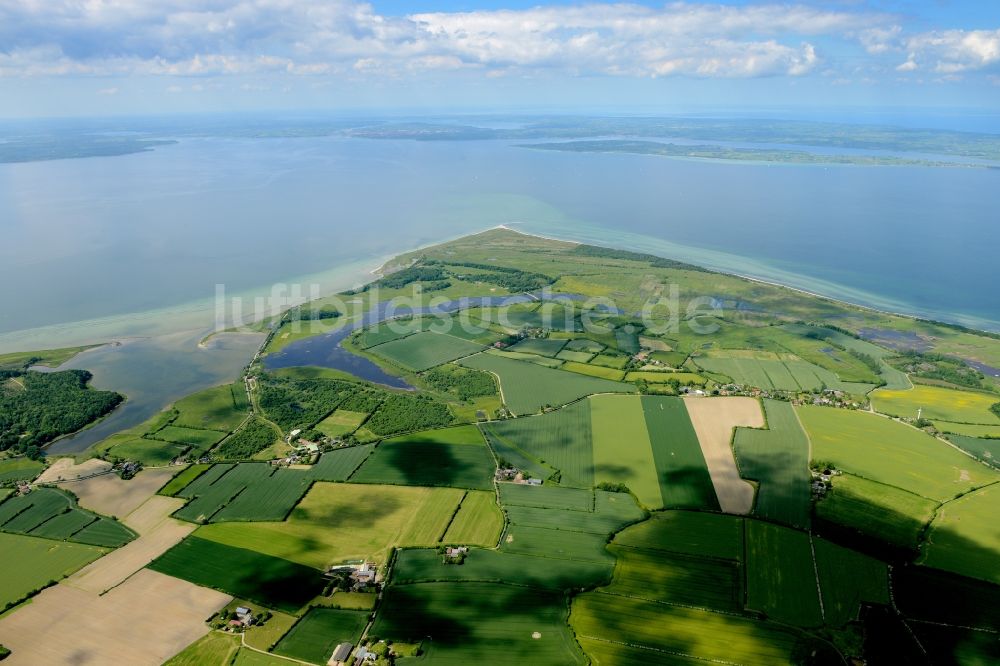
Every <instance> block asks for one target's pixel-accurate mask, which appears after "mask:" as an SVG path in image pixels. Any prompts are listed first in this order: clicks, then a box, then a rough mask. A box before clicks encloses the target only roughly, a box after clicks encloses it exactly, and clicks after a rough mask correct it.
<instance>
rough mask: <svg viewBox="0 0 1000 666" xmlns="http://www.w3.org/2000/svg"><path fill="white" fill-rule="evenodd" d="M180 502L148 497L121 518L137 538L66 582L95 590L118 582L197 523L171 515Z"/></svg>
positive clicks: (172, 543) (154, 556) (169, 545)
mask: <svg viewBox="0 0 1000 666" xmlns="http://www.w3.org/2000/svg"><path fill="white" fill-rule="evenodd" d="M183 504H184V500H181V499H174V498H172V497H160V496H156V497H151V498H149V499H148V500H147V501H146V503H145V504H143V505H142V506H141V507H139V508H138V509H136V510H135V511H134V512H133V513H132V514H130V515H129V516H128V517H126V518H125V520H124V521H123V522H124V523H125V524H126V525H128V526H129V527H131V528H132V529H134V530H136V531H137V532H139V538H138V539H136V540H135V541H133V542H131V543H129V544H127V545H125V546H122V547H121V548H119V549H118V550H116V551H114V552H112V553H109V554H108V555H105V556H104V557H102V558H101V559H99V560H97V561H96V562H93V563H92V564H89V565H87V566H86V567H84V568H83V569H80V570H79V571H77V572H76V573H75V574H73V575H72V576H70V577H69V578H67V579H66V584H67V585H71V586H73V587H76V588H79V589H81V590H86V591H88V592H92V593H95V594H101V593H103V592H105V591H106V590H109V589H111V588H113V587H115V586H116V585H120V584H121V583H122V582H123V581H125V580H126V579H127V578H128V577H129V576H131V575H132V574H134V573H135V572H136V571H139V569H141V568H143V567H144V566H146V565H147V564H149V563H150V562H152V561H153V560H154V559H156V558H157V557H159V556H160V555H161V554H162V553H164V552H166V551H167V550H169V549H170V548H171V547H173V546H174V545H176V544H177V543H179V542H180V541H181V539H183V538H184V537H186V536H187V535H188V534H190V533H191V532H193V531H194V530H195V527H196V525H193V524H191V523H185V522H182V521H179V520H174V519H173V518H170V514H171V513H172V512H173V511H176V510H177V509H178V508H179V507H180V506H182V505H183ZM206 617H207V616H206ZM202 619H204V618H202Z"/></svg>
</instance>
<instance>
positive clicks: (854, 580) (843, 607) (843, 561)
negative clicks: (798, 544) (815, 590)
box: [813, 538, 890, 627]
mask: <svg viewBox="0 0 1000 666" xmlns="http://www.w3.org/2000/svg"><path fill="white" fill-rule="evenodd" d="M813 547H814V548H815V550H816V570H817V571H818V572H819V583H820V589H821V591H822V594H823V618H824V621H825V622H826V624H827V625H830V626H834V627H839V626H842V625H844V624H847V623H848V622H851V621H853V620H856V619H858V614H859V613H860V611H861V604H864V603H868V604H883V605H888V604H889V602H890V599H889V570H888V568H887V567H886V564H885V563H884V562H880V561H878V560H876V559H874V558H872V557H868V556H867V555H863V554H861V553H858V552H855V551H853V550H848V549H847V548H842V547H840V546H838V545H836V544H833V543H830V542H829V541H826V540H824V539H818V538H813Z"/></svg>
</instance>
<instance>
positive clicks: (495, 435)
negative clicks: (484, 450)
mask: <svg viewBox="0 0 1000 666" xmlns="http://www.w3.org/2000/svg"><path fill="white" fill-rule="evenodd" d="M480 427H481V428H482V430H483V432H484V433H485V434H486V437H487V439H488V441H489V442H490V445H491V446H492V447H493V449H494V451H495V452H496V454H497V456H499V457H500V458H503V459H505V460H506V461H508V462H509V463H511V464H514V465H516V466H518V467H520V468H521V469H523V470H525V471H527V472H528V473H530V474H531V476H534V477H536V478H542V479H544V478H547V477H548V476H549V474H550V473H551V470H552V469H558V470H559V471H560V472H561V477H560V483H561V484H564V485H568V486H578V487H587V488H589V487H590V486H591V485H593V483H594V470H593V467H594V454H593V445H592V438H591V424H590V404H589V402H588V401H586V400H581V401H579V402H575V403H573V404H572V405H567V406H566V407H563V408H562V409H557V410H555V411H553V412H549V413H547V414H542V415H539V416H529V417H524V418H518V419H505V420H500V421H491V422H489V423H483V424H481V425H480ZM543 465H544V466H543ZM546 466H547V467H546Z"/></svg>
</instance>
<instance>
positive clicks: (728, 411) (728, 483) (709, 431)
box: [684, 397, 764, 514]
mask: <svg viewBox="0 0 1000 666" xmlns="http://www.w3.org/2000/svg"><path fill="white" fill-rule="evenodd" d="M684 406H685V407H687V410H688V414H689V415H690V417H691V423H692V424H693V425H694V430H695V432H696V433H697V434H698V443H699V444H701V451H702V453H703V454H704V455H705V462H706V463H707V464H708V473H709V476H711V477H712V485H713V486H715V494H716V495H718V497H719V504H720V506H721V507H722V510H723V511H725V512H726V513H734V514H748V513H750V510H751V509H753V486H751V485H750V484H749V483H748V482H747V481H744V480H743V479H741V478H740V472H739V469H738V468H737V467H736V459H735V458H734V457H733V446H732V441H733V429H734V428H736V427H737V426H746V427H750V428H763V427H764V414H763V412H762V411H761V408H760V403H759V402H758V401H757V400H756V399H754V398H744V397H722V398H684Z"/></svg>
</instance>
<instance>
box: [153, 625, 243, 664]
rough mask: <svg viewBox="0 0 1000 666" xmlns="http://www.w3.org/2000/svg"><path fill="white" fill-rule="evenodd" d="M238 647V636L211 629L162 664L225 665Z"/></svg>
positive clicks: (234, 654) (231, 658)
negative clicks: (211, 630)
mask: <svg viewBox="0 0 1000 666" xmlns="http://www.w3.org/2000/svg"><path fill="white" fill-rule="evenodd" d="M239 649H240V637H239V636H237V635H236V634H224V633H222V632H221V631H213V632H211V633H209V634H205V635H204V636H202V637H201V638H199V639H198V640H196V641H195V642H194V643H191V645H189V646H187V647H186V648H184V649H183V650H182V651H181V652H179V653H178V654H176V655H174V656H173V657H172V658H170V659H168V660H167V661H165V662H164V663H163V666H225V665H226V664H229V663H231V662H232V660H233V657H234V656H236V652H237V651H238V650H239Z"/></svg>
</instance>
